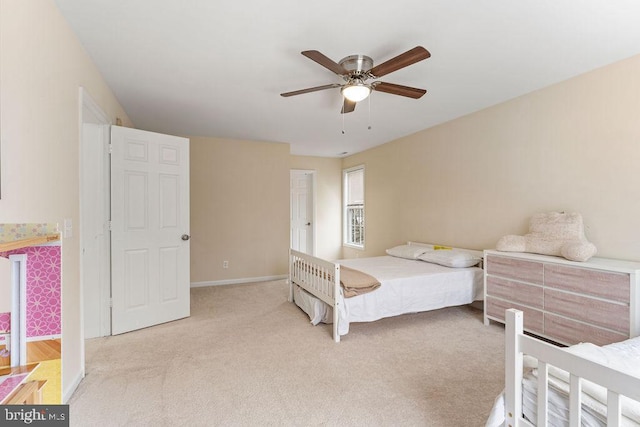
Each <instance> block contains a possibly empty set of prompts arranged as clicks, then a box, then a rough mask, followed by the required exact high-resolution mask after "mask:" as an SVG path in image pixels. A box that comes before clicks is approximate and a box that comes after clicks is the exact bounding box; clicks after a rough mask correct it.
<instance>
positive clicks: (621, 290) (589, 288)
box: [544, 264, 630, 304]
mask: <svg viewBox="0 0 640 427" xmlns="http://www.w3.org/2000/svg"><path fill="white" fill-rule="evenodd" d="M544 284H545V285H546V286H549V287H552V288H556V289H564V290H567V291H572V292H577V293H581V294H587V295H593V296H596V297H600V298H605V299H609V300H612V301H619V302H623V303H627V304H628V303H629V299H630V290H629V274H626V273H615V272H610V271H599V270H590V269H587V268H576V267H569V266H565V265H555V264H545V266H544Z"/></svg>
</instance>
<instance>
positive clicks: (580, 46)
mask: <svg viewBox="0 0 640 427" xmlns="http://www.w3.org/2000/svg"><path fill="white" fill-rule="evenodd" d="M56 3H57V4H58V6H59V7H60V9H61V11H62V14H63V15H64V16H65V17H66V19H67V20H68V21H69V23H70V24H71V27H72V28H73V29H74V31H75V32H76V34H77V35H78V37H79V38H80V40H81V42H82V43H83V45H84V46H85V48H86V50H87V51H88V52H89V54H90V55H91V57H92V58H93V60H94V61H95V63H96V64H97V66H98V68H99V69H100V71H101V72H102V74H103V76H104V77H105V79H106V81H107V83H108V84H109V86H110V87H111V89H112V90H113V91H114V93H115V95H116V97H117V98H118V100H119V101H120V103H121V104H122V106H123V107H124V109H125V110H126V112H127V114H128V115H129V117H130V118H131V120H132V121H133V122H134V124H135V125H136V127H138V128H140V129H146V130H151V131H155V132H162V133H169V134H178V135H187V136H214V137H224V138H234V139H246V140H255V141H275V142H285V143H289V144H291V152H292V153H293V154H299V155H313V156H329V157H335V156H339V155H341V153H343V152H347V153H349V154H352V153H355V152H358V151H362V150H365V149H367V148H370V147H373V146H376V145H380V144H383V143H385V142H388V141H391V140H394V139H397V138H399V137H402V136H404V135H408V134H411V133H414V132H417V131H419V130H422V129H425V128H428V127H431V126H434V125H437V124H439V123H443V122H446V121H449V120H452V119H454V118H456V117H460V116H463V115H465V114H468V113H471V112H473V111H477V110H480V109H483V108H485V107H488V106H490V105H494V104H497V103H500V102H503V101H505V100H508V99H511V98H514V97H517V96H520V95H522V94H525V93H528V92H531V91H533V90H536V89H539V88H542V87H545V86H548V85H550V84H553V83H555V82H559V81H562V80H565V79H567V78H570V77H572V76H575V75H578V74H581V73H584V72H586V71H589V70H592V69H594V68H598V67H601V66H604V65H606V64H610V63H612V62H615V61H618V60H621V59H624V58H627V57H630V56H633V55H636V54H639V53H640V1H638V0H431V1H428V0H394V1H392V2H389V1H381V0H370V1H367V2H346V1H343V0H340V1H338V0H324V1H301V0H274V1H264V0H243V1H232V0H226V1H220V0H218V1H213V0H189V1H185V2H182V1H175V0H91V1H87V0H56ZM417 45H422V46H424V47H425V48H426V49H427V50H429V51H430V52H431V58H429V59H427V60H425V61H421V62H418V63H417V64H414V65H412V66H409V67H407V68H404V69H401V70H398V71H396V72H394V73H391V74H388V75H386V76H384V77H383V78H381V79H380V80H381V81H386V82H390V83H397V84H401V85H406V86H413V87H418V88H424V89H427V94H426V95H425V96H423V97H422V98H421V99H418V100H414V99H411V98H405V97H401V96H395V95H390V94H386V93H381V92H374V93H373V95H372V96H371V101H370V103H369V101H367V100H365V101H363V102H362V103H360V104H359V105H358V106H357V108H356V111H355V112H353V113H350V114H346V115H341V114H340V107H341V103H342V101H341V96H340V91H339V89H330V90H326V91H321V92H313V93H308V94H304V95H299V96H294V97H290V98H283V97H281V96H280V95H279V94H280V93H282V92H289V91H293V90H298V89H304V88H308V87H313V86H320V85H324V84H329V83H341V82H342V81H341V79H340V78H339V77H337V76H336V75H335V74H333V73H332V72H330V71H329V70H327V69H326V68H323V67H322V66H320V65H318V64H316V63H315V62H313V61H311V60H310V59H308V58H306V57H304V56H302V55H301V54H300V52H301V51H303V50H318V51H320V52H322V53H323V54H325V55H326V56H328V57H329V58H331V59H333V60H334V61H336V62H338V61H339V60H340V59H342V58H343V57H345V56H348V55H353V54H364V55H368V56H370V57H372V58H373V60H374V65H375V64H379V63H382V62H384V61H386V60H388V59H390V58H392V57H394V56H396V55H398V54H400V53H402V52H405V51H407V50H409V49H411V48H413V47H415V46H417ZM343 119H344V121H343ZM369 125H370V126H371V129H368V127H369ZM343 129H344V134H343V133H342V131H343Z"/></svg>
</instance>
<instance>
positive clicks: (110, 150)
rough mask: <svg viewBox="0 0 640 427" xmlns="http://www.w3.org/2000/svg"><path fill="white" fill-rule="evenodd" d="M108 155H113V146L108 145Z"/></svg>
mask: <svg viewBox="0 0 640 427" xmlns="http://www.w3.org/2000/svg"><path fill="white" fill-rule="evenodd" d="M108 151H109V154H111V153H113V144H109V150H108Z"/></svg>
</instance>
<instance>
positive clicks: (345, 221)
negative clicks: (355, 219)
mask: <svg viewBox="0 0 640 427" xmlns="http://www.w3.org/2000/svg"><path fill="white" fill-rule="evenodd" d="M358 170H362V175H363V179H362V194H363V195H362V198H363V201H362V207H361V218H362V221H363V224H362V225H361V231H360V236H361V241H362V243H354V242H353V241H351V239H350V234H351V233H350V232H351V227H350V224H349V206H348V201H349V187H348V185H347V179H348V176H349V174H350V173H351V172H355V171H358ZM364 175H365V168H364V165H359V166H353V167H351V168H348V169H343V171H342V244H343V246H347V247H350V248H355V249H361V250H364V247H365V244H366V238H365V237H366V222H365V200H364V199H365V197H364V194H365V185H364Z"/></svg>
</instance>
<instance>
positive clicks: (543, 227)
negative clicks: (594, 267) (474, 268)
mask: <svg viewBox="0 0 640 427" xmlns="http://www.w3.org/2000/svg"><path fill="white" fill-rule="evenodd" d="M496 249H497V250H499V251H504V252H531V253H535V254H543V255H555V256H562V257H565V258H566V259H568V260H571V261H586V260H588V259H589V258H591V257H592V256H594V255H595V254H596V252H597V250H596V247H595V245H593V243H590V242H589V241H587V238H586V237H585V235H584V225H583V223H582V215H580V214H579V213H564V212H550V213H539V214H535V215H534V216H533V217H531V221H530V222H529V233H528V234H525V235H524V236H514V235H509V236H504V237H502V238H500V240H498V243H497V244H496Z"/></svg>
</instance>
